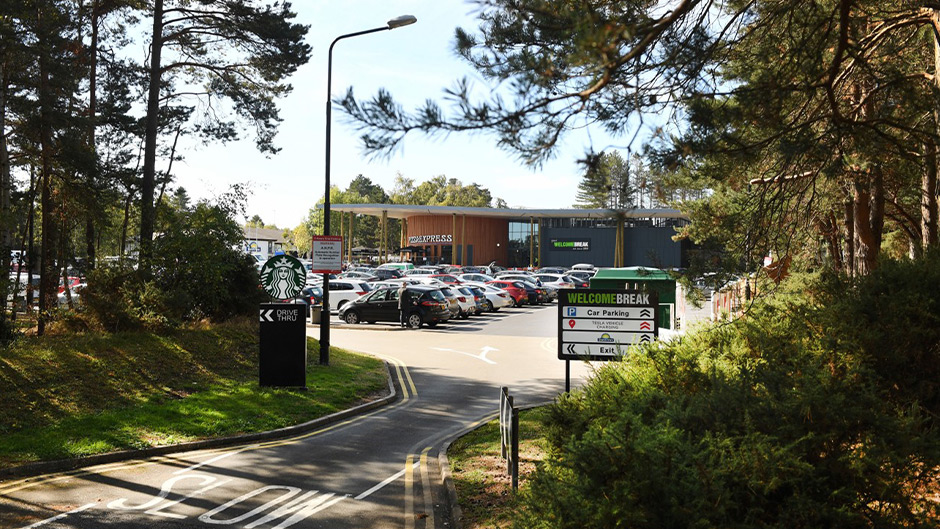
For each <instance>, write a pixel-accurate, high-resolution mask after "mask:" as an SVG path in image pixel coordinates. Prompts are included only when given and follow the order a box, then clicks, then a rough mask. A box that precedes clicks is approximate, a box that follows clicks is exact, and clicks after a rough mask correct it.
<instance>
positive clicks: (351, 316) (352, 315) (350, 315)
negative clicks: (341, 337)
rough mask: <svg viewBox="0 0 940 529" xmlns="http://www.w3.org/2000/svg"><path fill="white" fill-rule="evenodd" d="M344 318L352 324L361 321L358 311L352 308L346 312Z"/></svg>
mask: <svg viewBox="0 0 940 529" xmlns="http://www.w3.org/2000/svg"><path fill="white" fill-rule="evenodd" d="M343 320H344V321H345V322H346V323H348V324H350V325H355V324H357V323H359V315H358V314H356V311H354V310H351V311H349V312H347V313H346V316H345V317H344V318H343Z"/></svg>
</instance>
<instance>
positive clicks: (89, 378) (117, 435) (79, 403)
mask: <svg viewBox="0 0 940 529" xmlns="http://www.w3.org/2000/svg"><path fill="white" fill-rule="evenodd" d="M257 325H258V323H257V322H256V321H250V320H244V321H240V322H235V323H227V324H222V325H214V326H204V327H200V328H190V329H184V330H178V331H172V332H167V333H161V334H153V333H118V334H96V333H95V334H93V333H86V334H71V335H62V336H47V337H45V338H42V339H37V338H24V339H21V340H19V341H17V342H15V343H14V344H13V345H11V346H10V347H9V348H7V349H4V350H3V351H2V354H0V466H13V465H17V464H23V463H28V462H33V461H42V460H54V459H62V458H69V457H77V456H85V455H92V454H100V453H105V452H110V451H115V450H124V449H132V448H142V447H149V446H160V445H165V444H172V443H179V442H185V441H193V440H198V439H205V438H209V437H216V436H226V435H234V434H239V433H248V432H257V431H265V430H270V429H274V428H280V427H283V426H289V425H293V424H298V423H301V422H305V421H308V420H311V419H314V418H317V417H321V416H324V415H328V414H330V413H333V412H336V411H339V410H342V409H345V408H348V407H350V406H353V405H355V404H357V403H359V402H362V401H364V400H366V399H368V398H370V397H374V396H375V395H377V394H379V393H382V392H384V390H385V388H386V387H387V386H386V376H385V369H384V366H383V364H382V361H381V360H378V359H376V358H373V357H369V356H363V355H357V354H353V353H349V352H347V351H343V350H341V349H337V348H331V350H330V364H331V365H330V366H329V367H322V366H320V365H318V364H317V358H318V355H319V348H318V345H319V344H318V343H317V342H316V341H315V340H312V339H311V340H309V341H308V345H307V354H308V362H307V363H308V368H307V386H308V391H297V390H287V389H270V388H260V387H259V386H258V333H257Z"/></svg>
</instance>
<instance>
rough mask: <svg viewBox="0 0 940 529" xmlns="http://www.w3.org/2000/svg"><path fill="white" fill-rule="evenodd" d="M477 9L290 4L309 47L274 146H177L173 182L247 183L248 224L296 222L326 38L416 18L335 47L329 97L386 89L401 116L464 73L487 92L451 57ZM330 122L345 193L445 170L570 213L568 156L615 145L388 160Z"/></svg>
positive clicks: (476, 150) (308, 200) (386, 1)
mask: <svg viewBox="0 0 940 529" xmlns="http://www.w3.org/2000/svg"><path fill="white" fill-rule="evenodd" d="M475 8H476V6H475V4H473V3H468V2H465V1H463V0H343V1H340V0H294V1H293V9H294V11H295V12H296V13H297V15H298V17H297V19H296V22H299V23H302V24H306V25H309V26H310V29H309V32H308V36H307V42H308V44H310V45H311V46H312V47H313V50H312V56H311V60H310V62H309V63H308V64H306V65H304V66H302V67H301V68H300V69H299V70H298V71H297V72H296V73H295V74H294V76H292V77H291V78H290V80H289V82H290V83H291V85H292V86H293V92H292V93H291V94H290V95H289V96H288V97H286V98H283V99H281V100H279V108H280V109H281V117H282V118H283V122H282V123H281V124H280V127H279V132H278V135H277V138H276V139H275V143H276V145H277V146H278V147H280V148H281V151H280V152H279V153H278V154H276V155H273V156H266V155H264V154H262V153H260V152H258V151H257V149H256V148H255V146H254V142H253V140H252V139H251V138H250V137H249V138H246V139H244V140H241V141H238V142H235V143H229V144H226V145H220V144H210V145H202V144H200V143H198V142H196V141H195V140H194V141H193V143H191V144H189V145H185V146H183V148H182V151H183V152H182V154H183V155H184V156H185V162H182V163H180V162H177V163H176V164H174V166H173V172H174V174H175V176H176V185H177V186H181V187H183V188H185V189H186V190H187V192H188V193H189V195H190V196H191V197H193V198H196V199H202V198H206V199H212V198H214V197H217V196H219V195H221V194H222V193H224V192H226V191H227V190H228V189H229V187H230V186H231V185H233V184H247V186H248V189H249V192H250V196H249V199H248V208H247V216H248V218H251V217H253V216H254V215H258V216H259V217H261V219H262V220H263V221H264V222H265V223H266V224H275V225H276V226H277V227H279V228H293V227H295V226H297V225H298V224H300V223H301V222H302V220H303V219H304V218H305V217H306V216H307V215H308V213H309V211H310V210H311V208H313V207H314V205H315V204H316V202H317V201H318V200H319V199H321V198H322V196H323V192H324V189H325V185H324V180H325V158H324V152H325V136H326V132H325V131H326V121H325V120H326V111H325V109H326V104H327V94H326V91H327V86H326V84H327V64H328V49H329V46H330V43H331V42H332V41H333V39H335V38H336V37H338V36H340V35H344V34H347V33H352V32H356V31H361V30H365V29H371V28H374V27H381V26H385V24H386V22H387V21H388V20H390V19H392V18H395V17H398V16H400V15H413V16H415V17H417V19H418V21H417V22H416V23H415V24H412V25H410V26H405V27H401V28H397V29H394V30H391V31H380V32H377V33H372V34H369V35H362V36H357V37H352V38H348V39H343V40H341V41H339V42H338V43H337V44H336V46H335V47H334V51H333V68H332V70H333V78H332V89H331V96H332V97H337V96H340V95H342V94H344V93H345V91H346V89H347V88H348V87H350V86H352V87H353V89H354V91H355V94H356V96H357V98H359V99H367V98H370V97H371V96H373V95H374V94H375V93H376V91H377V90H378V89H379V88H381V87H384V88H386V89H388V90H389V91H390V92H391V93H392V95H393V96H394V97H395V99H396V100H397V101H398V102H399V103H401V104H402V105H403V106H404V108H405V109H406V110H410V109H414V108H415V107H417V106H419V105H420V104H422V103H423V102H424V101H425V100H426V99H434V100H438V101H441V100H442V96H443V89H444V88H446V87H449V86H453V84H454V81H456V80H457V79H459V78H461V77H468V78H470V79H471V80H472V81H473V82H474V84H476V85H479V86H480V87H481V88H482V87H485V86H486V84H485V83H484V82H483V80H482V79H481V78H480V76H479V75H478V74H476V72H475V71H474V70H473V69H472V68H470V67H469V66H468V65H466V63H464V62H463V61H462V59H460V58H459V57H457V55H456V54H455V53H454V51H453V50H454V29H455V28H456V27H458V26H460V27H463V28H465V29H471V30H475V29H476V28H477V27H478V24H477V22H476V18H475V16H474V10H475ZM442 106H444V109H445V111H446V105H442ZM332 116H333V123H332V131H331V145H332V148H331V153H332V155H331V171H330V174H331V177H330V182H331V184H332V185H333V186H337V187H339V188H340V189H346V188H347V186H348V185H349V183H350V182H351V181H352V179H353V178H355V177H356V176H358V175H360V174H361V175H363V176H365V177H367V178H369V179H370V180H371V181H372V182H373V183H375V184H378V185H380V186H382V188H383V189H385V190H386V191H391V189H392V187H393V185H394V182H395V177H396V175H397V174H401V175H403V176H404V177H406V178H411V179H413V180H414V181H415V185H418V184H420V183H421V182H424V181H426V180H429V179H431V178H433V177H435V176H438V175H445V176H446V177H448V178H456V179H458V180H460V181H461V182H462V183H463V184H464V185H469V184H472V183H476V184H479V185H480V186H481V187H484V188H486V189H489V190H490V192H491V194H492V196H493V197H494V199H495V198H502V199H504V200H505V201H506V202H507V203H508V204H509V206H510V207H524V208H567V207H571V206H572V205H573V204H574V202H575V198H574V197H575V193H576V192H577V186H578V183H579V182H580V180H581V172H580V169H579V167H578V164H577V162H576V161H577V159H578V158H580V157H581V156H582V155H583V153H584V152H585V150H586V148H587V147H588V146H589V145H592V144H593V145H594V149H595V150H596V151H601V150H603V149H605V148H608V147H610V146H611V141H612V140H611V139H610V138H608V137H607V136H606V135H604V134H603V132H601V131H600V130H595V131H590V130H589V131H581V132H579V133H578V134H577V135H571V136H569V137H568V138H567V139H566V140H565V141H564V143H563V147H562V149H561V150H560V151H559V153H558V155H557V156H556V158H555V159H554V160H551V161H549V162H547V163H546V164H544V165H543V166H542V167H541V168H540V169H533V168H529V167H526V166H524V165H523V164H522V163H521V162H519V161H518V160H516V159H515V158H514V157H513V155H512V154H511V153H508V152H506V151H502V150H500V149H498V148H497V144H496V139H495V137H494V136H492V135H486V134H476V135H471V134H451V135H449V136H446V137H444V136H441V137H432V138H428V137H425V136H421V135H419V134H415V135H409V136H408V137H406V139H405V141H404V144H403V148H401V149H399V150H397V151H396V152H395V153H394V154H393V155H392V156H391V157H390V158H385V159H378V160H373V159H370V158H369V157H368V156H367V155H365V154H364V153H363V152H362V149H361V146H360V144H359V140H358V133H357V132H356V131H355V130H354V128H353V127H352V126H351V125H349V124H348V123H347V122H346V120H345V119H344V117H345V115H344V113H343V112H342V111H341V110H340V109H338V108H337V107H335V106H334V107H333V112H332ZM616 142H619V144H625V143H627V142H628V140H627V139H620V140H616Z"/></svg>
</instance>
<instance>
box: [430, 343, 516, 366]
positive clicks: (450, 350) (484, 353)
mask: <svg viewBox="0 0 940 529" xmlns="http://www.w3.org/2000/svg"><path fill="white" fill-rule="evenodd" d="M431 349H433V350H435V351H444V352H447V353H457V354H462V355H466V356H469V357H470V358H476V359H477V360H483V361H484V362H486V363H487V364H492V365H496V362H494V361H492V360H490V359H489V358H487V357H486V354H487V353H489V352H490V351H499V349H494V348H492V347H484V348H483V349H482V351H483V352H482V353H480V354H478V355H475V354H470V353H466V352H464V351H458V350H457V349H448V348H447V347H432V348H431Z"/></svg>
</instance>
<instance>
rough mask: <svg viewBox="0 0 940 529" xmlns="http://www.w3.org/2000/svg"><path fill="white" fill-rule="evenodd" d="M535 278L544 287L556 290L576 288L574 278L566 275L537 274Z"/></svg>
mask: <svg viewBox="0 0 940 529" xmlns="http://www.w3.org/2000/svg"><path fill="white" fill-rule="evenodd" d="M535 278H536V279H538V280H539V281H541V282H542V286H552V287H555V288H556V289H563V288H575V285H574V281H573V280H572V278H570V277H568V276H566V275H565V274H541V273H540V274H535Z"/></svg>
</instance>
